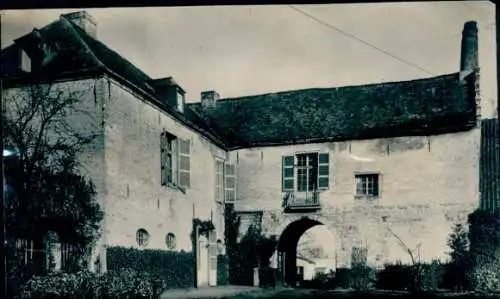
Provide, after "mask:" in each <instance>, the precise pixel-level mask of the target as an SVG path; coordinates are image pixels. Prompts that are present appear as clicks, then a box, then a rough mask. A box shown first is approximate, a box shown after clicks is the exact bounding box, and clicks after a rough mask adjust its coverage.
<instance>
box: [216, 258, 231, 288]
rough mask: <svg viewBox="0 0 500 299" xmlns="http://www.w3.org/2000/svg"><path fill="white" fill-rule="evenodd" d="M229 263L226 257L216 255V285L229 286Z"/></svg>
mask: <svg viewBox="0 0 500 299" xmlns="http://www.w3.org/2000/svg"><path fill="white" fill-rule="evenodd" d="M228 267H229V262H228V258H227V256H226V255H222V254H219V255H217V285H218V286H222V285H228V284H229V275H228V274H229V272H228Z"/></svg>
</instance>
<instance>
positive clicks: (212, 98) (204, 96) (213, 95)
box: [201, 90, 220, 109]
mask: <svg viewBox="0 0 500 299" xmlns="http://www.w3.org/2000/svg"><path fill="white" fill-rule="evenodd" d="M219 98H220V95H219V94H218V93H217V92H216V91H214V90H209V91H202V92H201V107H202V108H204V109H205V108H214V107H215V104H216V103H217V100H218V99H219Z"/></svg>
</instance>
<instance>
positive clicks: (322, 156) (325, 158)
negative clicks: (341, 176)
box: [319, 154, 329, 164]
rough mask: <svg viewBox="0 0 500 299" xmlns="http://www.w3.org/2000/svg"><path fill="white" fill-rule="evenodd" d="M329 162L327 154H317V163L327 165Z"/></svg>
mask: <svg viewBox="0 0 500 299" xmlns="http://www.w3.org/2000/svg"><path fill="white" fill-rule="evenodd" d="M328 161H329V155H328V154H319V163H322V164H323V163H324V164H326V163H328Z"/></svg>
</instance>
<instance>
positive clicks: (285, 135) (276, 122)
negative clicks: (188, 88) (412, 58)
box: [190, 73, 476, 149]
mask: <svg viewBox="0 0 500 299" xmlns="http://www.w3.org/2000/svg"><path fill="white" fill-rule="evenodd" d="M474 75H475V73H472V75H471V76H469V78H468V79H469V80H468V82H469V83H468V84H463V83H460V81H459V74H458V73H454V74H448V75H443V76H438V77H433V78H427V79H419V80H413V81H404V82H391V83H382V84H371V85H362V86H347V87H340V88H315V89H305V90H295V91H287V92H280V93H270V94H264V95H257V96H249V97H241V98H232V99H221V100H218V101H217V103H216V106H215V107H214V108H208V109H205V110H204V109H203V108H202V107H201V105H200V103H194V104H190V106H191V108H192V109H193V110H195V111H198V113H199V114H200V115H202V116H203V118H204V119H205V121H206V122H207V123H208V124H209V125H210V126H212V125H215V126H216V127H217V128H218V133H219V135H221V136H222V137H223V138H224V139H225V140H226V142H227V144H228V146H229V148H233V149H235V148H243V147H254V146H266V145H267V146H268V145H282V144H290V143H305V142H321V141H327V140H330V141H340V140H352V139H368V138H382V137H396V136H409V135H432V134H439V133H447V132H455V131H462V130H467V129H469V128H472V127H474V126H475V124H476V103H475V100H474V95H473V94H472V92H471V91H473V90H474V88H473V86H472V83H473V81H474V80H470V79H472V78H473V77H474Z"/></svg>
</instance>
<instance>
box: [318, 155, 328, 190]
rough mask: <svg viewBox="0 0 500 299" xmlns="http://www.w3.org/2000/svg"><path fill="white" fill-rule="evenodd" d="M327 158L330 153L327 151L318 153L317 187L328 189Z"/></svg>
mask: <svg viewBox="0 0 500 299" xmlns="http://www.w3.org/2000/svg"><path fill="white" fill-rule="evenodd" d="M329 160H330V155H329V154H328V153H322V154H319V155H318V189H320V190H322V189H323V190H325V189H328V181H329V177H328V174H329V172H330V169H329V168H330V167H329V162H330V161H329Z"/></svg>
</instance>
